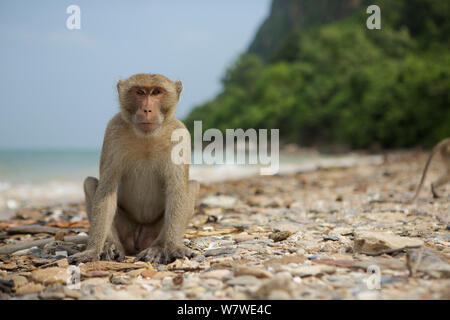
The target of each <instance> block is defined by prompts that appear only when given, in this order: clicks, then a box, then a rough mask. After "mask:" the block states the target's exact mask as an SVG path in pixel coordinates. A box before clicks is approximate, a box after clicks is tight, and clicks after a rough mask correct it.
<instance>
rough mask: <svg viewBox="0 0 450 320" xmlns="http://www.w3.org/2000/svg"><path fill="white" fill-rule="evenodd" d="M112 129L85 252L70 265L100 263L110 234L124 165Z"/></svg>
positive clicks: (107, 135) (104, 150) (105, 144)
mask: <svg viewBox="0 0 450 320" xmlns="http://www.w3.org/2000/svg"><path fill="white" fill-rule="evenodd" d="M109 127H110V126H108V128H107V130H106V133H105V140H104V142H103V147H102V152H101V156H100V179H99V182H98V186H97V189H96V191H95V194H94V197H93V200H92V209H91V210H92V211H91V217H90V219H89V222H90V226H89V240H88V243H87V248H86V250H85V251H83V252H80V253H77V254H75V255H73V256H71V257H69V263H80V262H88V261H95V260H99V258H100V254H101V253H102V251H103V246H104V244H105V241H106V237H107V236H108V232H110V230H111V227H112V223H113V221H114V216H115V213H116V210H117V191H118V188H119V181H120V177H121V174H122V173H121V172H122V169H121V166H120V162H119V161H118V159H116V158H115V157H114V155H113V153H112V151H113V148H112V145H111V142H112V141H113V138H112V135H111V130H110V129H109Z"/></svg>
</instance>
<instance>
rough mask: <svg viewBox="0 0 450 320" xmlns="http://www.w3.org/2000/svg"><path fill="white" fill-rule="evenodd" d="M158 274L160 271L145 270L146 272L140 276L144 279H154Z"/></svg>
mask: <svg viewBox="0 0 450 320" xmlns="http://www.w3.org/2000/svg"><path fill="white" fill-rule="evenodd" d="M157 273H158V271H156V270H150V269H145V270H144V271H142V272H141V273H140V275H141V276H142V277H143V278H152V277H153V276H154V275H156V274H157Z"/></svg>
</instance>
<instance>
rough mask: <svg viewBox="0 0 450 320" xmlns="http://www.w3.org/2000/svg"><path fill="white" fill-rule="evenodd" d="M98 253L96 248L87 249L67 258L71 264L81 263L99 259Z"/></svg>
mask: <svg viewBox="0 0 450 320" xmlns="http://www.w3.org/2000/svg"><path fill="white" fill-rule="evenodd" d="M98 258H99V257H98V255H97V254H96V253H95V251H94V250H85V251H83V252H79V253H76V254H74V255H72V256H69V257H68V258H67V261H68V262H69V264H76V265H78V264H80V263H85V262H91V261H97V260H98Z"/></svg>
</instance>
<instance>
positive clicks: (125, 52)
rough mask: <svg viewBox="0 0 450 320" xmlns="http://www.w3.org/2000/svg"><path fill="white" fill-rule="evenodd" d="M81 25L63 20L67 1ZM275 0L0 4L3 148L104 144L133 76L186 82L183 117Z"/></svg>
mask: <svg viewBox="0 0 450 320" xmlns="http://www.w3.org/2000/svg"><path fill="white" fill-rule="evenodd" d="M73 4H74V5H78V6H79V7H80V9H81V25H80V27H81V28H80V29H79V30H76V29H75V30H70V29H68V28H67V27H66V20H67V19H68V18H69V16H70V14H68V13H66V9H67V7H69V6H70V5H73ZM270 4H271V0H245V1H239V0H227V1H219V0H214V1H212V0H189V1H186V0H164V1H162V0H158V1H156V0H148V1H111V0H109V1H106V0H104V1H102V0H96V1H92V0H91V1H89V0H86V1H76V0H72V1H64V0H40V1H29V0H28V1H27V0H2V1H1V2H0V44H1V47H0V72H1V77H0V81H1V83H0V149H46V148H48V149H97V148H100V147H101V144H102V141H103V134H104V131H105V127H106V124H107V123H108V121H109V119H110V118H111V117H112V116H113V115H114V114H115V113H117V112H118V108H119V106H118V99H117V91H116V83H117V81H118V80H119V79H120V78H126V77H128V76H130V75H132V74H135V73H161V74H164V75H166V76H167V77H169V79H172V80H177V79H179V80H181V81H182V82H183V93H182V96H181V98H180V102H179V104H178V107H177V112H176V116H177V117H178V118H181V119H182V118H183V117H185V116H186V115H187V114H188V112H189V110H190V109H192V108H193V107H195V106H197V105H199V104H201V103H204V102H206V101H208V100H209V99H212V98H214V97H215V95H216V94H217V93H219V92H220V90H221V82H220V80H221V78H222V77H223V75H224V74H225V71H226V69H227V68H228V67H230V66H231V65H232V64H233V62H234V61H235V60H236V59H237V57H238V56H239V54H241V53H243V52H244V51H246V50H247V48H248V46H249V45H250V42H251V40H252V39H253V37H254V35H255V34H256V31H257V30H258V28H259V27H260V25H261V24H262V22H263V21H264V19H265V18H266V17H267V16H268V14H269V11H270Z"/></svg>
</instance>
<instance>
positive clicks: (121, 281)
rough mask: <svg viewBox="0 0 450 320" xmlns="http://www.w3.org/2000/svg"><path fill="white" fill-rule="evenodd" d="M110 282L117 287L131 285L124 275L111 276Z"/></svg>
mask: <svg viewBox="0 0 450 320" xmlns="http://www.w3.org/2000/svg"><path fill="white" fill-rule="evenodd" d="M110 281H111V283H112V284H117V285H126V284H130V283H131V279H130V277H129V276H126V275H117V276H112V277H111V279H110Z"/></svg>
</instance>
